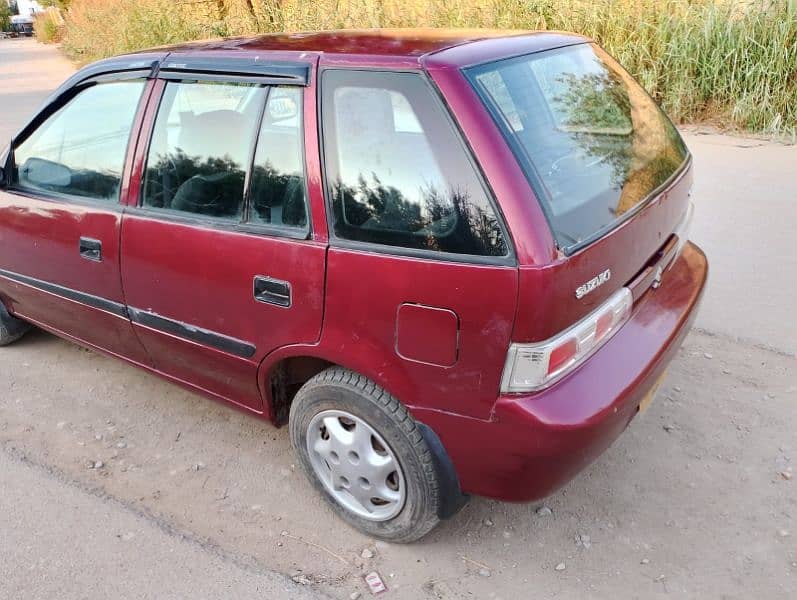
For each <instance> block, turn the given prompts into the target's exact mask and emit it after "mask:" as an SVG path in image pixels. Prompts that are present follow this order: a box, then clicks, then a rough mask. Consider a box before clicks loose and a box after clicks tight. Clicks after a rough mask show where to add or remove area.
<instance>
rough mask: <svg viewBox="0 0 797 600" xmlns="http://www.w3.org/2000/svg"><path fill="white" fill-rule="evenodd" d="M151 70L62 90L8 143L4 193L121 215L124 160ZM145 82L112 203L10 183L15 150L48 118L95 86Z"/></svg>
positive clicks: (112, 74)
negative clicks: (106, 210) (103, 209)
mask: <svg viewBox="0 0 797 600" xmlns="http://www.w3.org/2000/svg"><path fill="white" fill-rule="evenodd" d="M149 74H150V71H147V70H141V69H130V70H126V71H115V72H105V73H98V74H95V75H91V76H89V77H86V78H83V79H81V80H80V81H79V82H78V83H76V84H74V85H73V86H71V87H69V88H67V89H65V90H64V91H63V92H62V93H61V94H59V95H58V96H57V97H55V98H53V99H52V101H50V102H48V103H47V104H46V105H45V107H44V108H43V109H42V110H40V111H39V112H38V113H37V114H36V115H35V116H34V117H33V118H32V119H31V120H30V121H29V122H28V124H27V125H25V127H24V128H23V129H22V130H21V131H20V132H19V133H18V134H17V135H16V136H14V137H13V138H12V139H11V143H10V144H9V148H8V154H7V156H6V164H5V170H6V173H7V175H6V187H5V191H7V192H9V193H13V194H16V195H18V196H23V197H25V198H32V199H35V200H43V201H47V202H54V203H61V204H74V205H78V206H85V207H87V208H94V209H96V208H105V209H108V210H110V211H112V212H123V210H124V204H123V202H122V187H123V184H124V182H125V180H126V178H127V177H128V173H127V171H126V168H125V167H126V166H127V159H128V158H129V156H130V153H131V152H132V151H133V147H134V146H135V145H136V144H137V137H138V136H137V135H134V133H135V132H134V128H135V125H136V116H137V115H138V114H139V113H140V112H141V111H142V110H144V108H145V106H146V103H147V102H148V101H149V97H150V95H151V90H147V85H146V82H147V81H148V79H149ZM137 80H141V81H143V82H144V87H143V88H142V90H141V96H139V99H138V104H137V105H136V109H135V112H134V113H133V122H132V124H131V125H130V131H129V133H128V136H127V143H126V144H125V154H124V158H123V160H122V172H121V175H120V179H119V182H120V183H119V193H118V194H117V197H116V199H115V200H103V199H101V198H92V197H91V196H80V195H78V194H67V193H64V192H54V191H52V190H39V189H35V188H29V187H25V186H20V185H17V184H15V183H14V181H13V171H14V169H15V168H16V166H17V164H16V157H15V150H16V148H17V146H19V144H22V143H24V142H25V141H26V140H27V139H28V138H29V137H30V136H31V135H33V133H34V132H35V131H36V130H37V129H38V128H39V127H41V126H42V125H43V124H44V123H45V122H46V121H47V120H48V119H49V118H50V117H52V116H53V115H54V114H55V113H56V112H58V111H59V110H61V109H62V108H63V107H64V106H66V105H67V104H68V103H69V102H71V101H72V100H73V99H75V98H76V97H77V96H78V95H80V94H81V93H82V92H84V91H86V90H87V89H89V88H91V87H94V86H95V85H98V84H106V83H116V82H122V81H137Z"/></svg>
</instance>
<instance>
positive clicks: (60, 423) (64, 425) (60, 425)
mask: <svg viewBox="0 0 797 600" xmlns="http://www.w3.org/2000/svg"><path fill="white" fill-rule="evenodd" d="M56 427H57V428H58V429H63V428H64V427H66V421H58V423H57V424H56Z"/></svg>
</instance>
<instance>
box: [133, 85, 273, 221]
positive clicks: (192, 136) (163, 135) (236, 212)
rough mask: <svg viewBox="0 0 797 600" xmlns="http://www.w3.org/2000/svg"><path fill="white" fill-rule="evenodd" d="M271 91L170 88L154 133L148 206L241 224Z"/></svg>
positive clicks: (234, 87)
mask: <svg viewBox="0 0 797 600" xmlns="http://www.w3.org/2000/svg"><path fill="white" fill-rule="evenodd" d="M265 94H266V90H265V88H263V87H259V86H255V85H250V84H234V83H214V82H186V83H175V82H169V83H167V84H166V89H165V90H164V92H163V98H162V100H161V105H160V108H159V109H158V115H157V117H156V119H155V128H154V130H153V133H152V141H151V143H150V148H149V155H148V157H147V167H146V172H145V181H144V197H143V204H144V206H151V207H155V208H165V209H170V210H175V211H180V212H185V213H192V214H199V215H205V216H210V217H223V218H229V219H233V220H236V221H237V220H240V219H241V218H242V216H243V203H244V181H245V179H246V171H247V169H248V168H249V157H250V156H251V149H252V144H253V143H254V136H255V133H256V132H257V122H258V119H259V116H260V110H261V108H262V106H263V100H264V97H265Z"/></svg>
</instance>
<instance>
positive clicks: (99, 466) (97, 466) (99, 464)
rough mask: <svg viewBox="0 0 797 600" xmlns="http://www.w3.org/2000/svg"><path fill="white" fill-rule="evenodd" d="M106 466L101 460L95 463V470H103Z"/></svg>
mask: <svg viewBox="0 0 797 600" xmlns="http://www.w3.org/2000/svg"><path fill="white" fill-rule="evenodd" d="M104 466H105V463H104V462H102V461H101V460H98V461H95V462H94V468H95V469H102V468H103V467H104Z"/></svg>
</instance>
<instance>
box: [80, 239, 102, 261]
mask: <svg viewBox="0 0 797 600" xmlns="http://www.w3.org/2000/svg"><path fill="white" fill-rule="evenodd" d="M80 256H82V257H83V258H85V259H86V260H93V261H94V262H100V261H102V242H101V241H100V240H94V239H91V238H85V237H82V238H80Z"/></svg>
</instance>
